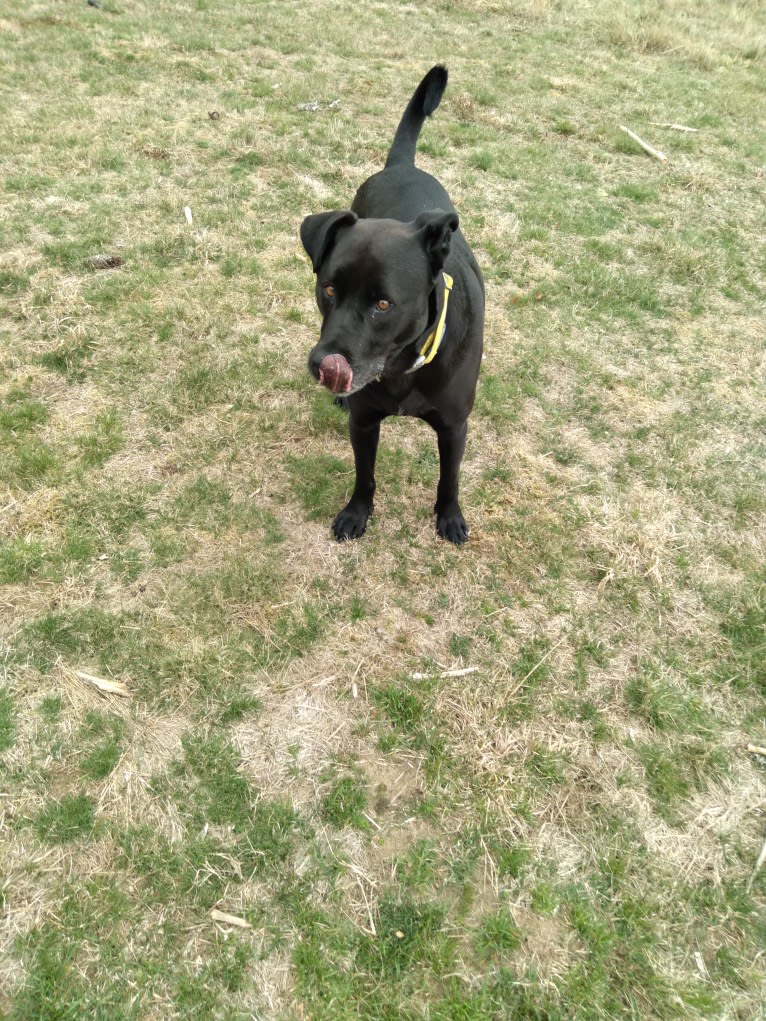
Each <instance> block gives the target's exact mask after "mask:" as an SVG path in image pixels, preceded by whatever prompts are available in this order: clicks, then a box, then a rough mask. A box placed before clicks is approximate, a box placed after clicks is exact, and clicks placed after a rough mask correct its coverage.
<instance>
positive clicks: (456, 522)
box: [436, 507, 468, 546]
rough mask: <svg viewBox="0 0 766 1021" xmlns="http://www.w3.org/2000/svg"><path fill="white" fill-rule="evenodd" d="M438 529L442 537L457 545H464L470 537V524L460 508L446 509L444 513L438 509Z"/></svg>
mask: <svg viewBox="0 0 766 1021" xmlns="http://www.w3.org/2000/svg"><path fill="white" fill-rule="evenodd" d="M436 531H437V532H438V533H439V535H440V536H441V537H442V539H446V540H447V541H448V542H453V543H454V544H455V545H456V546H462V545H463V543H464V542H466V541H467V539H468V525H467V524H466V523H465V518H464V517H463V515H462V513H461V511H460V508H459V507H457V508H455V509H453V510H451V511H445V512H444V513H443V514H440V513H439V511H438V510H437V512H436Z"/></svg>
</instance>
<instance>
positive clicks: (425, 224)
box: [415, 209, 460, 276]
mask: <svg viewBox="0 0 766 1021" xmlns="http://www.w3.org/2000/svg"><path fill="white" fill-rule="evenodd" d="M459 225H460V221H459V219H458V215H457V213H445V212H443V211H442V210H441V209H431V210H429V211H428V212H427V213H421V214H420V216H419V217H418V218H417V219H416V220H415V227H416V228H417V229H418V233H419V235H420V238H421V241H422V243H423V247H424V248H425V250H426V255H427V256H428V261H429V263H430V264H431V269H432V271H433V273H434V276H435V275H436V274H437V273H438V272H439V271H440V270H441V268H442V266H443V265H444V260H445V259H446V258H447V256H448V255H449V249H450V244H451V242H452V235H453V233H454V232H455V231H456V230H457V229H458V226H459Z"/></svg>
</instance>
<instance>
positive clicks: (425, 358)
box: [405, 270, 453, 375]
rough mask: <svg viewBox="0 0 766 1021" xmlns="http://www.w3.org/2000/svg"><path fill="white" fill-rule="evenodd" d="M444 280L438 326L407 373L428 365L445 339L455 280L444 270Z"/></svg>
mask: <svg viewBox="0 0 766 1021" xmlns="http://www.w3.org/2000/svg"><path fill="white" fill-rule="evenodd" d="M442 280H443V283H444V288H443V290H442V301H441V306H442V307H441V312H440V313H439V318H438V320H437V323H436V326H435V327H434V329H433V330H431V332H430V333H429V334H428V335H427V337H426V339H425V340H424V341H423V343H422V344H421V346H420V350H419V351H418V356H417V358H416V359H415V361H414V362H413V363H412V365H411V366H410V367H409V369H406V370H405V375H406V374H407V373H410V372H417V370H418V369H422V368H423V366H424V365H428V363H429V362H432V361H433V360H434V358H435V357H436V353H437V352H438V350H439V348H440V346H441V342H442V340H443V339H444V334H445V331H446V329H447V305H448V304H449V296H450V291H451V290H452V284H453V280H452V277H451V276H450V275H449V273H445V272H444V270H442Z"/></svg>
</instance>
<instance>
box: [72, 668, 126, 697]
mask: <svg viewBox="0 0 766 1021" xmlns="http://www.w3.org/2000/svg"><path fill="white" fill-rule="evenodd" d="M75 676H76V677H79V679H80V680H81V681H85V683H86V684H92V685H93V687H94V688H97V689H98V690H99V691H102V692H104V693H105V694H107V695H120V696H121V697H122V698H127V697H128V696H129V695H130V691H129V690H128V686H127V685H126V684H124V683H123V682H122V681H113V680H110V679H109V678H106V677H95V676H94V675H93V674H86V673H85V671H83V670H75Z"/></svg>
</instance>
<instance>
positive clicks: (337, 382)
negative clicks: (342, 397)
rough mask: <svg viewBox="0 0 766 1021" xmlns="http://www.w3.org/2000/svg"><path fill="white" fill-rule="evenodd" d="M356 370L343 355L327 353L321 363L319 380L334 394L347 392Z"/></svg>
mask: <svg viewBox="0 0 766 1021" xmlns="http://www.w3.org/2000/svg"><path fill="white" fill-rule="evenodd" d="M353 378H354V372H353V369H352V368H351V366H350V365H349V364H348V362H347V361H346V359H345V358H344V357H343V355H325V356H324V358H323V359H322V361H321V362H320V365H319V382H320V383H321V384H322V386H326V387H327V389H328V390H332V392H333V393H334V394H347V393H348V392H349V390H350V389H351V383H352V380H353Z"/></svg>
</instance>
